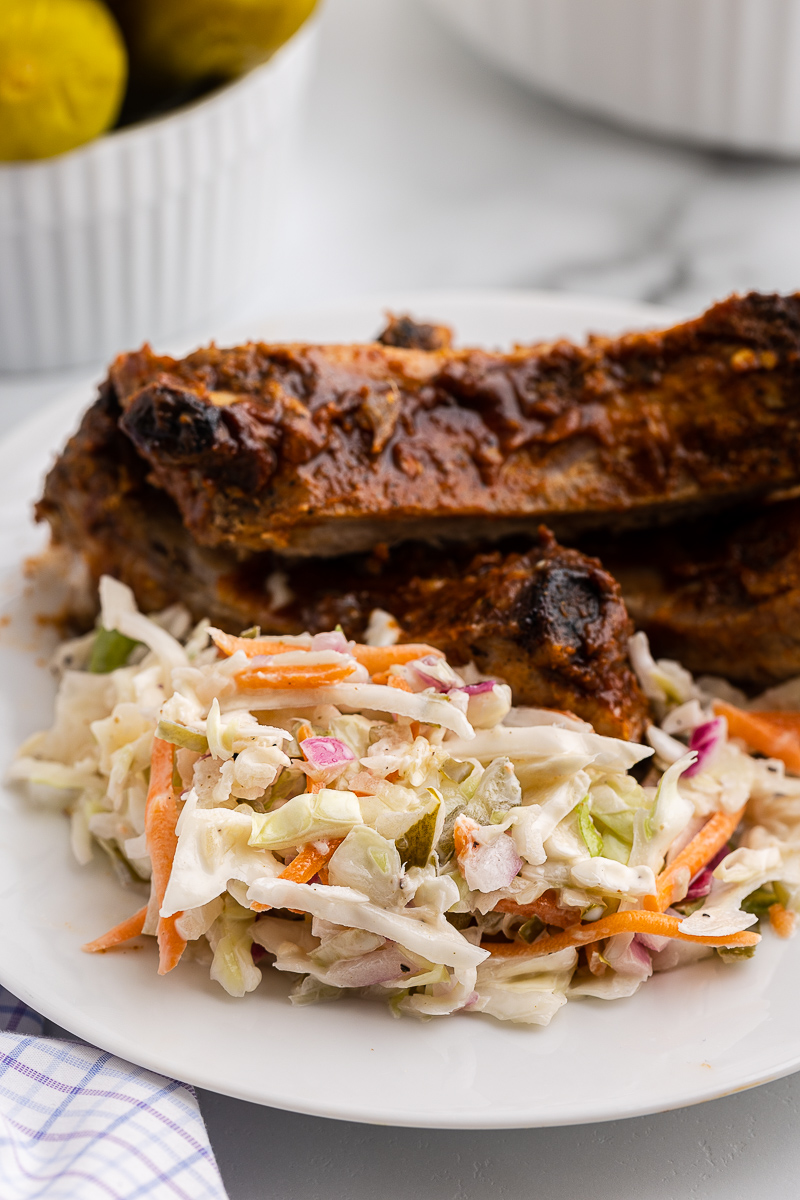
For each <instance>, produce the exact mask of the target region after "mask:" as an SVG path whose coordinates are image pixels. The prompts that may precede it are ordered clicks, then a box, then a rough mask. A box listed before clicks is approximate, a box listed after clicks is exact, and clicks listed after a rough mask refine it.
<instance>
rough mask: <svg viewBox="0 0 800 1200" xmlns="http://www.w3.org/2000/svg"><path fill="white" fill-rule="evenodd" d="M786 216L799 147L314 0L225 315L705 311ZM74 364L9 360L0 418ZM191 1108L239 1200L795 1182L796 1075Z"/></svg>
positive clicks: (755, 262)
mask: <svg viewBox="0 0 800 1200" xmlns="http://www.w3.org/2000/svg"><path fill="white" fill-rule="evenodd" d="M799 216H800V164H798V165H797V166H794V165H792V164H787V163H771V162H769V161H753V160H745V159H738V158H734V157H731V156H728V155H723V154H718V153H702V152H699V151H695V150H685V149H682V148H680V147H676V146H671V145H667V144H660V143H656V142H650V141H647V140H645V139H642V138H639V137H635V136H630V135H628V134H626V133H623V132H619V131H617V130H614V129H612V128H610V127H608V126H605V125H601V124H595V123H594V122H592V121H591V120H589V119H586V118H584V117H582V116H579V115H575V114H572V113H569V112H566V111H565V110H562V109H559V108H557V107H556V106H554V105H551V104H550V103H548V102H547V101H545V100H542V99H538V98H536V97H534V96H533V95H531V94H529V93H527V92H526V91H524V90H523V89H522V88H520V87H518V86H517V85H515V84H513V83H510V82H508V81H507V80H505V79H503V78H501V77H500V76H498V75H496V74H494V73H493V72H492V71H491V70H490V68H488V67H487V66H485V65H483V64H482V63H481V62H479V61H478V60H477V59H475V58H474V57H473V56H472V55H471V54H470V53H469V52H468V51H467V50H465V49H463V48H462V47H461V46H460V45H458V44H456V43H455V42H454V41H453V40H452V39H451V37H450V35H449V34H447V33H446V32H445V31H444V30H443V29H442V28H441V27H440V26H439V25H438V24H437V23H436V22H435V21H434V20H433V19H432V18H431V17H430V16H429V15H428V13H427V11H426V10H424V9H423V8H422V7H421V6H420V5H419V0H328V4H327V9H326V11H325V13H324V17H323V22H322V53H321V61H320V65H319V71H318V75H317V79H316V84H315V88H314V92H313V95H312V98H311V102H310V106H309V113H308V121H307V128H306V132H305V136H304V141H303V145H302V147H301V163H300V168H299V170H298V173H297V180H296V194H295V198H294V201H293V204H292V206H291V212H290V213H289V216H288V218H287V222H286V229H285V236H284V239H283V244H282V247H281V250H280V253H279V255H278V256H277V257H276V261H275V263H274V266H273V270H272V272H271V273H270V276H269V278H268V279H265V280H264V282H263V286H262V287H261V288H260V289H259V290H258V291H257V292H254V293H253V294H252V295H249V296H247V297H243V299H242V302H241V305H240V306H239V308H238V309H237V310H235V311H233V310H232V311H231V312H230V314H226V323H230V324H235V323H237V322H239V321H240V320H246V319H247V318H248V317H249V316H253V315H254V314H256V313H258V312H260V311H265V310H269V309H275V308H287V307H288V308H294V307H302V306H314V307H316V306H317V305H323V304H325V303H326V302H327V301H330V300H337V299H340V298H343V297H348V296H353V295H357V294H359V293H364V292H368V293H379V292H381V291H388V290H398V289H419V288H424V287H432V288H434V287H435V288H445V287H458V286H470V287H475V286H493V287H498V286H499V287H509V286H510V287H534V288H553V289H559V290H570V291H580V292H584V293H586V292H589V293H594V294H597V295H609V296H616V297H619V298H629V299H636V300H650V301H656V302H661V303H665V304H669V305H671V306H673V307H677V308H679V309H683V310H686V311H687V312H688V311H699V310H700V309H701V308H702V307H704V306H705V305H706V304H707V303H708V302H709V301H711V300H712V299H714V298H716V297H721V296H723V295H725V294H726V293H728V292H730V291H732V290H734V289H745V288H750V287H755V288H761V289H776V290H794V289H796V288H797V287H798V286H800V237H798V236H797V226H798V217H799ZM213 332H214V330H212V329H202V330H194V331H189V333H190V337H193V338H194V339H196V340H200V339H202V338H203V337H205V336H210V335H211V334H212V333H213ZM100 369H101V365H100V364H98V366H97V371H98V372H99V371H100ZM85 373H86V372H85V371H76V372H72V373H71V374H67V375H65V374H60V375H50V376H38V377H35V378H20V377H15V378H10V377H2V376H0V434H2V433H3V432H5V431H6V430H7V429H9V428H11V427H12V426H13V425H14V424H15V423H16V422H17V421H18V420H20V419H21V418H22V417H23V416H25V415H27V414H29V413H30V412H31V411H33V410H35V409H36V408H37V407H39V406H41V405H43V404H45V403H46V402H47V401H48V400H49V399H51V398H52V397H53V396H55V395H57V394H58V393H59V392H60V391H62V390H63V388H64V386H65V384H66V383H68V382H71V381H72V380H74V379H75V378H80V377H81V376H82V375H84V374H85ZM620 1050H621V1052H624V1048H622V1047H621V1048H620ZM201 1103H202V1107H203V1111H204V1114H205V1117H206V1120H207V1123H208V1128H209V1132H210V1135H211V1140H212V1143H213V1145H214V1148H215V1151H216V1153H217V1157H218V1159H219V1163H220V1167H221V1169H222V1172H223V1176H224V1178H225V1180H226V1183H227V1186H228V1189H229V1192H230V1196H231V1200H262V1198H263V1200H266V1198H270V1200H272V1198H279V1200H318V1198H319V1200H362V1198H363V1200H368V1198H369V1200H375V1197H380V1200H485V1198H487V1197H489V1196H490V1195H491V1196H493V1197H496V1198H497V1200H532V1198H535V1197H545V1196H546V1197H548V1200H562V1198H563V1200H580V1198H582V1197H588V1196H591V1197H593V1198H594V1200H651V1198H652V1200H656V1198H658V1200H684V1198H691V1200H717V1198H719V1200H722V1198H723V1197H724V1198H725V1200H738V1198H739V1197H742V1198H749V1197H752V1196H755V1195H757V1194H768V1195H771V1196H773V1197H783V1196H786V1197H789V1196H795V1195H797V1194H798V1192H800V1185H799V1184H798V1182H797V1181H798V1179H800V1138H798V1136H797V1132H796V1131H797V1128H798V1118H799V1117H800V1075H797V1076H794V1077H792V1078H789V1079H786V1080H782V1081H779V1082H777V1083H772V1084H768V1085H766V1086H764V1087H761V1088H758V1089H756V1090H755V1091H752V1092H748V1093H744V1094H740V1095H737V1096H732V1097H729V1098H728V1099H725V1100H719V1101H716V1102H714V1103H712V1104H706V1105H703V1106H701V1107H699V1108H691V1109H684V1110H681V1111H679V1112H675V1113H667V1114H663V1115H661V1116H656V1117H647V1118H641V1119H637V1120H630V1121H622V1122H615V1123H611V1124H605V1125H592V1126H585V1127H582V1128H577V1129H550V1130H542V1131H537V1130H533V1131H509V1132H506V1133H498V1132H491V1133H483V1132H476V1133H451V1132H427V1131H415V1130H408V1129H382V1128H373V1127H369V1126H358V1125H351V1124H345V1123H340V1122H334V1121H324V1120H317V1119H312V1118H308V1117H300V1116H295V1115H293V1114H288V1113H282V1112H277V1111H274V1110H270V1109H264V1108H259V1107H257V1106H255V1105H250V1104H245V1103H243V1102H240V1101H235V1100H229V1099H226V1098H224V1097H221V1096H215V1095H212V1094H210V1093H203V1094H202V1095H201Z"/></svg>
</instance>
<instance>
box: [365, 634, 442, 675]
mask: <svg viewBox="0 0 800 1200" xmlns="http://www.w3.org/2000/svg"><path fill="white" fill-rule="evenodd" d="M429 654H433V655H435V656H436V658H444V655H443V654H442V651H441V650H437V649H436V648H435V647H434V646H426V645H425V643H424V642H407V643H406V645H404V646H361V645H355V646H354V647H353V657H354V658H355V659H356V660H357V661H358V662H360V663H361V666H362V667H366V668H367V670H368V671H369V673H370V675H377V674H379V673H380V672H381V671H388V670H389V667H393V666H394V665H395V663H409V662H413V661H414V659H416V658H427V656H428V655H429Z"/></svg>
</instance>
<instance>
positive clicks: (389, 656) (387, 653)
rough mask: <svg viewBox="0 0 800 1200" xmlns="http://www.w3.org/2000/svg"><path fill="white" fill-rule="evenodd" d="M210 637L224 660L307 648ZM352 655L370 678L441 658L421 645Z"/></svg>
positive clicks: (357, 649)
mask: <svg viewBox="0 0 800 1200" xmlns="http://www.w3.org/2000/svg"><path fill="white" fill-rule="evenodd" d="M213 637H214V642H215V644H216V646H217V649H219V650H221V651H222V653H223V654H226V655H228V657H230V655H232V654H235V653H236V651H237V650H243V651H244V653H245V654H246V655H247V657H248V658H255V657H257V656H260V655H263V654H283V653H285V652H286V651H287V650H304V649H306V648H307V647H304V646H298V645H296V644H292V643H291V642H284V641H281V639H280V637H276V638H269V637H266V638H242V637H232V636H231V635H230V634H229V633H221V632H220V630H215V631H214V634H213ZM352 653H353V657H354V658H355V659H356V661H357V662H359V663H361V665H362V667H366V668H367V670H368V671H369V673H370V675H376V674H379V673H380V672H382V671H388V670H389V667H391V666H393V665H394V663H407V662H412V661H413V660H414V659H415V658H425V657H426V656H427V655H428V654H435V655H436V657H437V658H444V655H443V654H442V651H441V650H437V649H436V648H435V646H427V645H425V643H424V642H408V643H407V644H406V645H403V646H364V645H361V644H360V643H355V644H354V645H353V648H352Z"/></svg>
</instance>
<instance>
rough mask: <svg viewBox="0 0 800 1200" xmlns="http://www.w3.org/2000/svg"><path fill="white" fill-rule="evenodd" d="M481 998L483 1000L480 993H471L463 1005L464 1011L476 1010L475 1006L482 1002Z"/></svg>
mask: <svg viewBox="0 0 800 1200" xmlns="http://www.w3.org/2000/svg"><path fill="white" fill-rule="evenodd" d="M480 998H481V997H480V993H479V992H471V993H470V995H469V996H468V997H467V999H466V1000H465V1001H464V1003H463V1004H462V1005H461V1007H462V1008H463V1009H470V1008H474V1007H475V1005H476V1004H477V1003H478V1001H479V1000H480Z"/></svg>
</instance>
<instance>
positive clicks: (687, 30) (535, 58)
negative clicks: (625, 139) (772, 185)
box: [429, 0, 800, 156]
mask: <svg viewBox="0 0 800 1200" xmlns="http://www.w3.org/2000/svg"><path fill="white" fill-rule="evenodd" d="M429 3H430V4H431V5H432V7H433V8H435V9H436V10H437V11H438V12H439V13H441V14H442V16H443V17H445V18H446V19H447V21H448V22H449V23H450V24H451V25H452V26H454V27H455V28H456V29H457V30H459V32H460V33H461V34H463V36H464V37H465V38H466V39H467V40H468V41H469V42H470V43H471V44H472V45H473V47H474V48H475V49H476V50H478V51H480V52H481V53H482V54H484V55H485V56H486V57H487V58H489V59H491V60H492V61H493V62H495V63H496V64H497V65H499V66H501V67H502V68H504V69H505V70H506V71H508V72H509V73H510V74H512V75H514V76H516V77H517V78H518V79H521V80H523V81H524V82H526V83H530V84H533V85H534V86H536V87H537V88H539V89H541V90H542V91H544V92H547V93H549V94H550V95H552V96H555V97H556V98H558V99H560V100H564V101H566V102H568V103H570V104H572V105H575V106H578V107H580V108H583V109H588V110H589V111H590V112H593V113H598V114H601V115H603V116H605V117H610V118H612V119H614V120H616V121H620V122H623V123H625V124H628V125H632V126H636V127H638V128H639V129H644V130H651V131H655V132H657V133H660V134H664V135H667V136H669V137H677V138H684V139H688V140H691V141H696V142H702V143H706V144H710V145H713V146H718V147H727V148H731V149H735V150H740V151H750V152H752V151H755V152H760V153H769V154H778V155H786V156H796V155H798V154H800V0H429Z"/></svg>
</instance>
